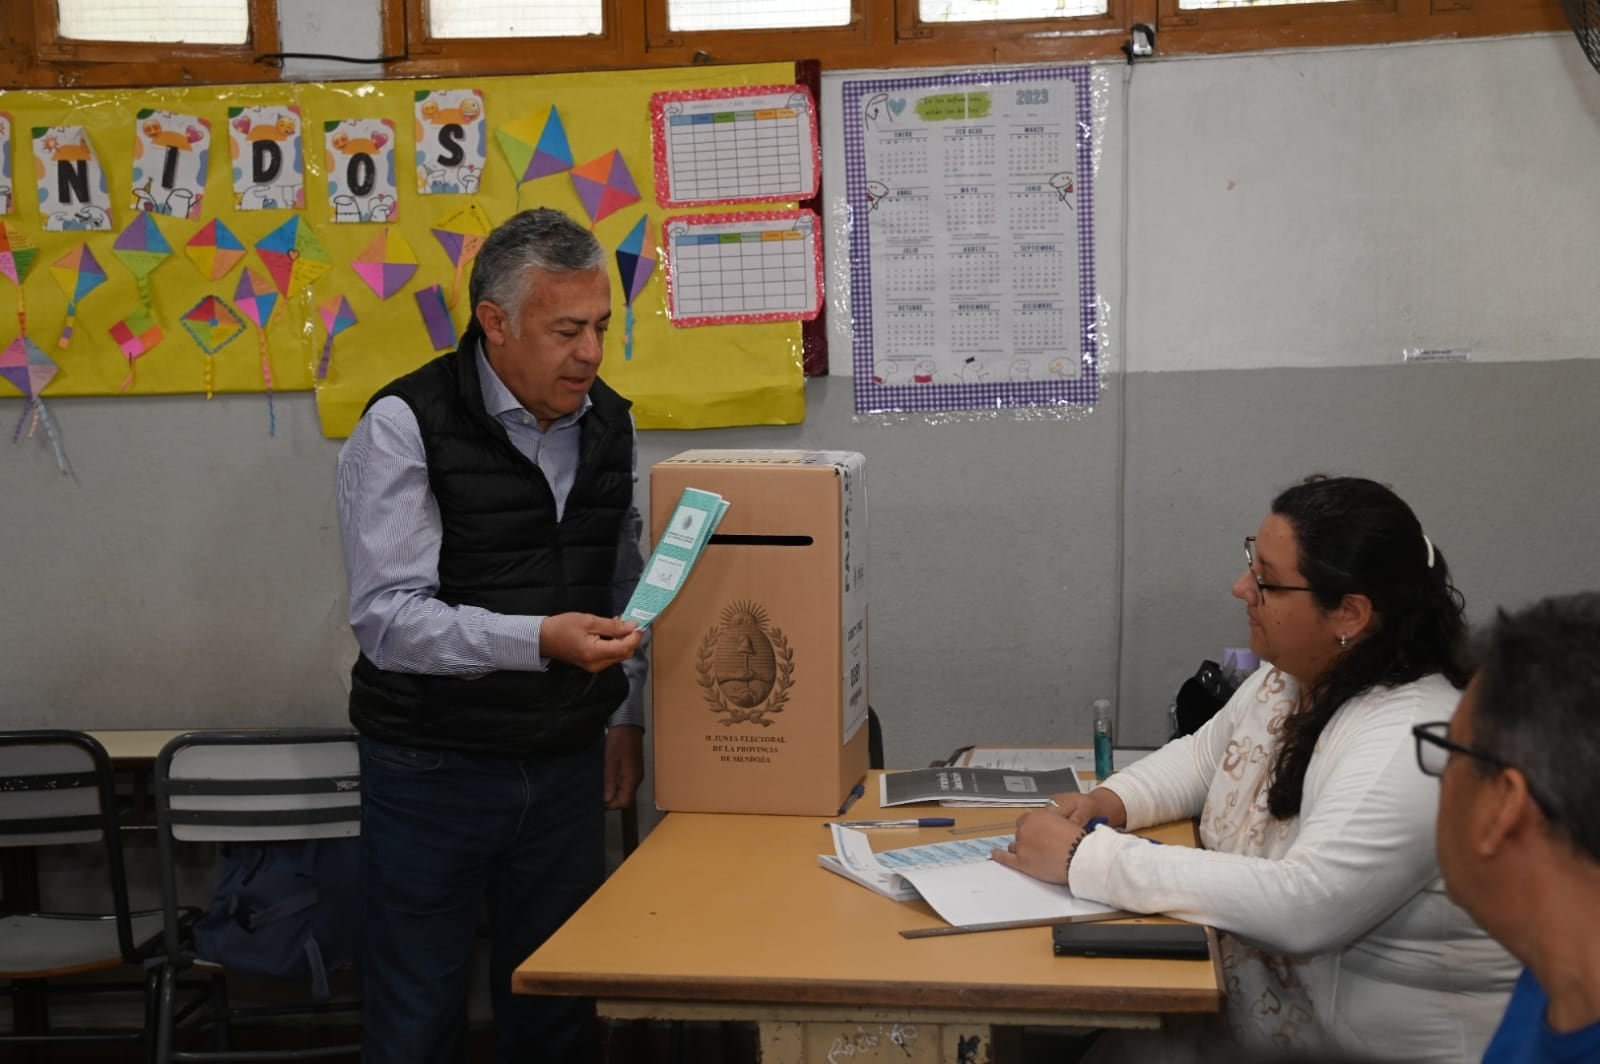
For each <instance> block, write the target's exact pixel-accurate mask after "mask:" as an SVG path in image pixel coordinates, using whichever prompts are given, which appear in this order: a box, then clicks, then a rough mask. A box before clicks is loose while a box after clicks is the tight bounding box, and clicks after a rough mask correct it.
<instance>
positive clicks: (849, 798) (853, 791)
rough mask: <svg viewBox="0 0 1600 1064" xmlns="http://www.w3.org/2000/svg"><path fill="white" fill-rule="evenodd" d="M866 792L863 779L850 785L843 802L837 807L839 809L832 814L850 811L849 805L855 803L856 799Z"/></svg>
mask: <svg viewBox="0 0 1600 1064" xmlns="http://www.w3.org/2000/svg"><path fill="white" fill-rule="evenodd" d="M866 793H867V785H866V782H865V781H863V782H861V783H858V784H856V785H855V786H854V787H851V788H850V793H849V794H847V795H845V799H844V804H843V805H841V806H840V807H839V811H838V812H837V813H835V814H834V816H844V815H845V814H846V813H848V812H849V811H850V807H851V806H852V805H855V804H856V799H857V798H860V797H861V796H862V795H863V794H866Z"/></svg>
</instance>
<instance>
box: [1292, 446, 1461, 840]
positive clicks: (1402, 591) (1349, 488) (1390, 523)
mask: <svg viewBox="0 0 1600 1064" xmlns="http://www.w3.org/2000/svg"><path fill="white" fill-rule="evenodd" d="M1272 512H1273V513H1275V514H1277V515H1278V516H1279V517H1282V518H1284V519H1285V520H1287V521H1288V522H1289V524H1290V525H1291V526H1292V527H1293V528H1294V534H1295V540H1296V542H1297V544H1298V546H1299V550H1300V575H1301V576H1303V577H1305V582H1306V584H1307V585H1308V586H1310V587H1311V589H1312V596H1313V597H1314V598H1315V599H1316V601H1317V605H1318V606H1319V607H1321V608H1322V609H1323V610H1332V609H1334V608H1335V607H1337V606H1338V605H1339V603H1340V602H1341V601H1342V600H1343V599H1344V596H1346V595H1365V596H1367V598H1368V599H1370V600H1371V601H1372V621H1371V622H1370V623H1369V625H1368V626H1367V629H1366V631H1364V632H1363V633H1362V634H1361V638H1360V639H1358V640H1357V641H1356V642H1354V643H1352V644H1351V646H1350V648H1349V649H1348V650H1346V651H1345V652H1344V653H1342V654H1340V655H1339V656H1338V658H1336V659H1335V660H1334V662H1333V664H1332V665H1330V666H1329V667H1328V669H1327V670H1326V671H1325V672H1324V673H1323V674H1322V675H1321V676H1318V677H1314V678H1313V677H1309V676H1308V677H1301V678H1300V679H1301V680H1302V681H1303V682H1304V683H1305V684H1307V688H1306V690H1305V694H1304V696H1303V698H1302V701H1301V703H1300V705H1299V707H1298V708H1296V709H1295V710H1294V712H1292V713H1290V714H1289V717H1288V719H1287V720H1286V721H1285V722H1284V728H1283V738H1282V745H1280V746H1279V748H1278V755H1277V760H1276V761H1275V762H1274V763H1273V766H1272V784H1271V787H1270V789H1269V790H1268V792H1267V809H1268V810H1269V811H1270V812H1271V813H1272V815H1273V816H1274V817H1276V818H1277V819H1279V820H1287V819H1289V818H1290V817H1294V816H1299V815H1300V799H1301V794H1302V791H1303V790H1304V788H1305V779H1306V767H1307V766H1308V765H1309V764H1310V763H1311V753H1312V751H1313V750H1314V749H1316V745H1317V739H1318V737H1319V736H1321V735H1322V729H1323V728H1325V727H1327V725H1328V721H1330V720H1332V719H1333V715H1334V714H1335V713H1337V712H1338V711H1339V707H1340V706H1343V705H1344V704H1345V703H1346V702H1348V701H1350V700H1351V699H1352V698H1356V697H1357V696H1359V695H1361V694H1364V693H1365V692H1367V691H1370V690H1372V689H1373V688H1375V687H1393V686H1396V685H1399V684H1404V683H1410V682H1411V681H1413V680H1418V679H1421V678H1422V677H1424V676H1427V675H1430V674H1432V673H1440V674H1442V675H1443V676H1444V677H1445V678H1446V679H1447V680H1449V681H1450V682H1451V683H1452V684H1454V685H1455V686H1456V687H1457V688H1462V687H1465V686H1466V684H1467V680H1468V678H1469V670H1468V667H1467V664H1466V660H1467V651H1466V636H1467V626H1466V621H1465V620H1464V619H1463V618H1462V599H1461V592H1459V591H1457V590H1456V587H1455V585H1454V584H1452V583H1451V582H1450V567H1449V566H1447V565H1446V564H1445V561H1444V555H1443V554H1442V553H1440V552H1439V550H1438V549H1437V548H1435V549H1434V550H1433V552H1432V553H1433V565H1432V566H1431V567H1430V566H1429V565H1428V554H1429V551H1428V544H1427V541H1426V540H1424V538H1423V534H1422V525H1421V524H1420V523H1419V522H1418V521H1417V515H1416V514H1414V513H1412V512H1411V507H1409V506H1407V505H1406V504H1405V502H1404V501H1402V500H1401V498H1400V497H1399V496H1398V495H1396V494H1395V493H1394V492H1392V491H1390V490H1389V489H1388V488H1386V487H1384V486H1383V485H1382V484H1379V483H1376V482H1375V481H1371V480H1363V479H1361V478H1359V477H1326V476H1313V477H1308V478H1307V479H1306V480H1305V481H1304V482H1302V483H1300V484H1296V485H1295V486H1294V487H1292V488H1289V489H1288V490H1287V491H1285V492H1283V493H1282V494H1281V495H1279V496H1278V497H1277V498H1276V499H1274V500H1272Z"/></svg>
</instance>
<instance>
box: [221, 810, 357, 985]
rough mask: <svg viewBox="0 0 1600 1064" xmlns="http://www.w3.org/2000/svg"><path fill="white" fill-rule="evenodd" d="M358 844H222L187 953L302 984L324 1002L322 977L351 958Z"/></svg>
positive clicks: (311, 841)
mask: <svg viewBox="0 0 1600 1064" xmlns="http://www.w3.org/2000/svg"><path fill="white" fill-rule="evenodd" d="M360 855H361V840H360V839H357V838H347V839H346V838H341V839H303V840H294V841H285V842H258V843H238V842H236V843H229V844H228V845H227V846H225V847H224V848H223V851H222V875H221V878H220V879H219V880H218V882H217V887H216V890H215V891H214V892H213V893H212V897H211V905H210V907H209V908H208V909H207V910H206V913H205V915H204V916H202V917H201V918H200V920H199V922H198V923H196V924H195V927H194V949H195V955H196V956H197V957H199V958H201V959H202V960H208V961H212V962H214V963H217V964H220V965H222V966H223V967H225V968H230V969H235V970H237V971H240V972H248V973H250V974H252V975H264V976H268V977H270V978H274V979H292V980H301V979H304V980H307V981H309V982H310V984H311V993H312V996H313V997H314V998H316V999H317V1000H318V1001H326V1000H328V996H329V994H328V973H329V972H330V971H334V970H335V969H338V968H341V967H343V966H345V965H347V964H349V963H351V961H352V960H354V958H355V926H356V920H357V918H358V917H359V916H360V913H361V908H360V906H361V898H360V881H361V877H360V871H361V859H360Z"/></svg>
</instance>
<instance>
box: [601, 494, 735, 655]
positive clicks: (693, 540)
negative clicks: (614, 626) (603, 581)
mask: <svg viewBox="0 0 1600 1064" xmlns="http://www.w3.org/2000/svg"><path fill="white" fill-rule="evenodd" d="M727 512H728V502H727V500H726V499H724V498H723V497H722V496H721V495H718V494H716V493H715V492H710V491H700V490H698V489H697V488H686V489H684V492H683V494H682V495H681V496H679V498H678V506H677V509H675V510H673V511H672V520H670V521H668V522H667V528H666V531H664V532H662V533H661V539H660V541H659V542H658V543H656V548H655V550H653V551H651V552H650V561H649V562H648V563H646V565H645V567H644V576H642V577H640V579H639V586H638V587H636V588H634V589H633V597H632V598H630V599H629V600H628V607H627V609H625V610H623V611H622V619H623V620H625V621H637V622H638V623H639V627H640V628H648V627H650V624H651V622H653V621H654V620H655V619H656V618H657V617H659V616H660V615H661V612H662V611H663V610H665V609H666V608H667V607H668V606H669V605H671V604H672V600H673V599H674V598H676V597H677V595H678V589H679V588H681V587H682V586H683V582H684V581H685V580H687V579H688V577H689V571H690V570H691V569H693V568H694V563H695V562H696V561H698V560H699V558H700V554H701V552H702V551H704V550H705V549H706V544H707V543H709V542H711V534H712V533H713V532H715V531H716V530H717V526H718V525H719V524H721V523H722V515H723V514H725V513H727Z"/></svg>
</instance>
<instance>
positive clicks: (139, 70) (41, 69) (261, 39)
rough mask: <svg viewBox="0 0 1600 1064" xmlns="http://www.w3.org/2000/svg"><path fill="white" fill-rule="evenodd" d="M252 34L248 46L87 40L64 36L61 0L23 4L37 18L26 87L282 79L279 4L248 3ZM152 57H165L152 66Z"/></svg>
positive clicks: (272, 0)
mask: <svg viewBox="0 0 1600 1064" xmlns="http://www.w3.org/2000/svg"><path fill="white" fill-rule="evenodd" d="M246 6H247V9H248V12H249V26H250V28H249V33H248V35H247V36H246V38H245V41H244V43H243V44H187V43H181V42H167V41H155V42H151V41H85V40H80V39H77V38H71V37H63V36H62V35H61V32H60V26H61V8H60V5H59V4H58V3H57V0H31V2H25V3H20V4H17V5H16V7H17V9H19V15H20V16H21V17H22V18H26V17H27V16H28V15H30V14H31V15H32V25H31V26H29V27H28V31H29V32H28V34H27V38H26V40H27V46H26V49H25V50H26V51H27V52H29V53H31V59H32V63H31V64H29V65H28V66H29V69H28V70H26V71H23V72H21V73H23V78H22V82H23V84H24V86H25V87H35V88H36V87H40V86H48V85H54V84H67V83H71V84H73V85H82V86H85V87H90V86H94V87H107V86H117V85H154V84H162V83H169V84H182V83H189V82H218V83H225V82H238V81H276V80H278V78H279V76H280V75H279V72H278V65H277V64H275V63H273V62H271V61H270V59H269V58H268V57H271V56H274V55H276V54H277V53H278V52H279V51H281V50H282V44H281V40H280V37H279V33H278V3H277V0H247V5H246ZM152 54H157V55H159V57H160V58H158V59H156V60H155V61H153V62H152V60H151V56H152Z"/></svg>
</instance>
